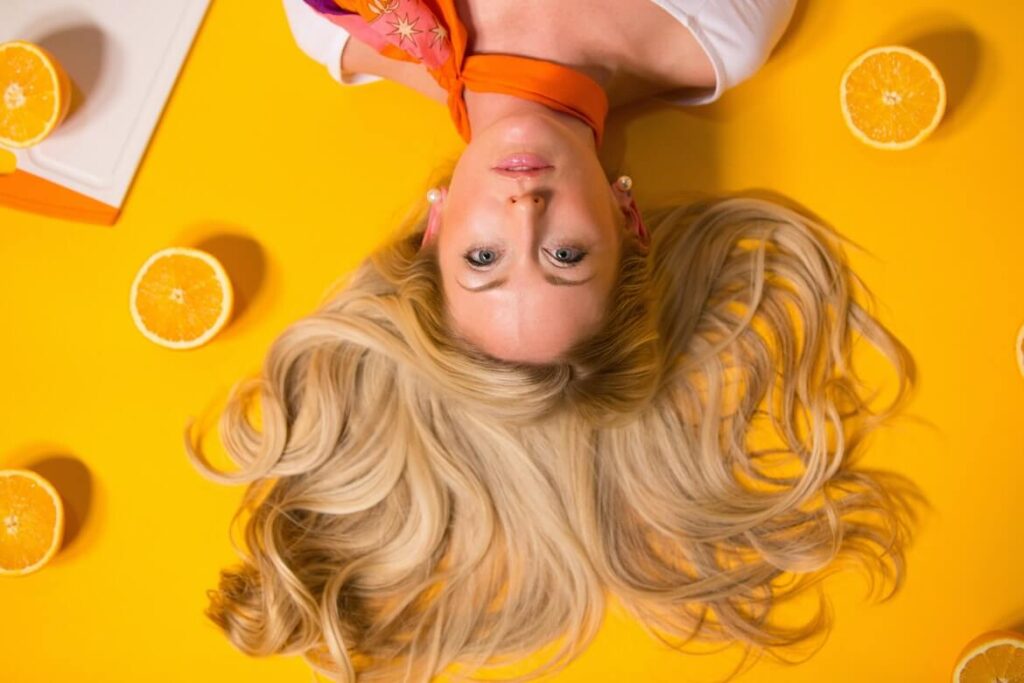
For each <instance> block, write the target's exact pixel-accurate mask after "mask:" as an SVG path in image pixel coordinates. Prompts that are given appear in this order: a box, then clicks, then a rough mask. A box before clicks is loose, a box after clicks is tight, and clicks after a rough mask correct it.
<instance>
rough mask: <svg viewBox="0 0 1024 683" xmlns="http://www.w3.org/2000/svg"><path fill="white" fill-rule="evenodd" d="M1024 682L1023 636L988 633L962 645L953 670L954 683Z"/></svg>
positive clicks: (1007, 632) (1003, 632) (1000, 632)
mask: <svg viewBox="0 0 1024 683" xmlns="http://www.w3.org/2000/svg"><path fill="white" fill-rule="evenodd" d="M1013 681H1024V634H1022V633H1017V632H1015V631H1006V630H1000V631H988V632H987V633H982V634H981V635H980V636H978V637H977V638H974V639H973V640H971V642H969V643H967V645H966V646H964V649H963V650H962V651H961V652H960V656H959V657H958V658H957V662H956V668H955V669H953V683H1011V682H1013Z"/></svg>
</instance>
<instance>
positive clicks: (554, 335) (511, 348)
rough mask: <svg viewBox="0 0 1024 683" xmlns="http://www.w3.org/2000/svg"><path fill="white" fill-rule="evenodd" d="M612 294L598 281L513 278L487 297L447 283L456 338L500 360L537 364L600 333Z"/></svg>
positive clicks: (449, 315) (448, 310) (449, 282)
mask: <svg viewBox="0 0 1024 683" xmlns="http://www.w3.org/2000/svg"><path fill="white" fill-rule="evenodd" d="M608 295H609V293H608V291H607V286H606V283H604V282H603V281H602V280H601V279H599V278H595V279H594V280H591V281H590V282H588V283H586V284H584V285H580V286H578V287H564V286H557V285H552V284H550V283H547V282H544V281H537V280H524V281H522V282H517V281H516V280H515V279H510V280H509V281H508V282H507V283H505V285H504V286H502V287H501V288H499V289H493V290H488V291H484V292H467V291H465V290H464V289H462V287H461V286H460V285H459V284H458V283H457V282H454V281H447V282H446V283H445V298H446V303H447V311H446V315H447V318H448V323H449V325H451V326H452V329H453V331H454V332H455V333H456V334H458V335H459V336H461V337H463V338H464V339H466V341H468V342H469V343H471V344H472V345H473V346H475V347H477V348H479V349H481V350H482V351H483V352H485V353H487V354H489V355H492V356H495V357H497V358H504V359H506V360H522V361H532V362H547V361H551V360H554V359H555V358H557V357H558V356H559V355H561V354H562V353H564V352H565V351H567V350H568V349H569V348H570V347H571V346H572V345H573V344H575V343H576V342H578V341H579V340H581V339H583V338H585V337H586V336H588V335H590V334H593V333H594V332H596V331H597V329H598V328H599V327H600V324H601V321H602V320H603V319H604V312H605V310H606V309H607V304H608Z"/></svg>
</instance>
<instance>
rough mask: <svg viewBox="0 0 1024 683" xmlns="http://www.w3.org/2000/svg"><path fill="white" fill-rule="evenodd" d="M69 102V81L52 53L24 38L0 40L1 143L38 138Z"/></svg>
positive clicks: (64, 112) (20, 143)
mask: <svg viewBox="0 0 1024 683" xmlns="http://www.w3.org/2000/svg"><path fill="white" fill-rule="evenodd" d="M70 104H71V81H70V79H68V75H67V73H66V72H65V71H64V69H63V68H62V67H61V65H60V62H58V61H57V59H56V58H55V57H54V56H53V55H52V54H50V53H49V52H48V51H46V50H45V49H43V48H42V47H40V46H38V45H35V44H33V43H29V42H27V41H24V40H15V41H12V42H9V43H2V44H0V144H3V145H7V146H8V147H29V146H31V145H34V144H36V143H37V142H40V141H41V140H43V138H45V137H46V136H47V135H49V134H50V133H52V132H53V129H54V128H56V127H57V126H58V125H60V122H61V121H63V120H64V117H65V116H67V113H68V106H69V105H70Z"/></svg>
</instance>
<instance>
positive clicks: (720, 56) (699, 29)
mask: <svg viewBox="0 0 1024 683" xmlns="http://www.w3.org/2000/svg"><path fill="white" fill-rule="evenodd" d="M651 1H652V2H654V3H655V4H656V5H658V6H659V7H661V8H662V9H663V10H665V11H666V12H668V13H669V14H671V15H672V16H673V17H674V18H676V19H677V20H679V21H680V22H681V23H682V24H683V25H684V26H686V27H687V28H688V29H689V30H690V32H691V33H692V34H693V36H694V38H695V39H696V40H697V42H698V43H699V44H700V46H701V48H702V49H703V50H704V52H705V53H706V54H707V56H708V59H709V60H710V62H711V64H712V66H713V67H714V70H715V77H716V84H715V87H714V88H713V89H710V90H709V91H707V92H703V93H700V94H698V95H692V94H690V95H686V96H682V95H680V96H678V97H672V96H671V95H670V96H669V97H668V98H667V99H670V100H674V101H676V102H678V103H682V104H703V103H707V102H712V101H714V100H717V99H718V98H719V97H720V96H721V95H722V93H723V92H724V91H725V90H728V89H729V88H732V87H734V86H736V85H738V84H739V83H741V82H743V81H744V80H746V79H747V78H749V77H750V76H752V75H753V74H754V73H755V72H757V70H758V69H760V68H761V67H762V66H763V65H764V63H765V62H766V61H767V60H768V55H769V54H770V53H771V51H772V48H774V47H775V45H776V43H778V41H779V38H781V37H782V34H783V33H784V32H785V30H786V26H787V25H788V24H789V21H790V19H791V18H792V16H793V10H794V9H795V7H796V4H797V1H798V0H651ZM803 1H804V2H806V0H803Z"/></svg>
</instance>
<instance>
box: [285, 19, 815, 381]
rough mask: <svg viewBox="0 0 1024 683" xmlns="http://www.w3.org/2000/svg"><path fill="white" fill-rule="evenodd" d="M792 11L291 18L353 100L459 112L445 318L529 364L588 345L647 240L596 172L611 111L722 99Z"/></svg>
mask: <svg viewBox="0 0 1024 683" xmlns="http://www.w3.org/2000/svg"><path fill="white" fill-rule="evenodd" d="M794 5H795V0H742V1H738V2H737V1H733V2H704V0H685V1H682V2H680V1H679V0H676V1H674V2H668V1H665V0H662V1H660V2H657V3H655V2H631V3H625V2H593V1H590V2H583V1H577V2H559V3H557V6H554V7H553V6H552V3H550V2H537V1H536V0H534V1H533V2H524V0H462V1H460V2H456V3H453V2H451V1H450V0H447V1H445V2H421V1H420V0H415V1H413V0H372V1H370V2H367V1H366V0H341V1H339V2H335V0H305V1H303V0H285V9H286V12H287V16H288V21H289V25H290V26H291V29H292V32H293V34H294V36H295V38H296V41H297V42H298V44H299V46H300V47H301V48H302V49H303V50H304V51H306V53H307V54H309V55H310V56H311V57H313V58H314V59H316V60H317V61H320V62H321V63H323V64H325V66H326V67H327V69H328V70H329V72H330V73H331V74H332V76H333V77H335V78H336V79H337V80H338V81H339V82H340V83H368V82H372V81H373V80H376V79H379V78H381V77H382V76H383V77H387V78H390V79H392V80H394V81H396V82H398V83H401V84H403V85H406V86H409V87H411V88H413V89H415V90H417V91H419V92H421V93H423V94H424V95H426V96H428V97H431V98H433V99H435V100H438V101H439V102H442V103H447V105H448V107H449V110H450V112H451V115H452V118H453V121H454V122H455V124H456V126H457V128H458V130H459V132H460V133H461V134H462V136H463V138H464V139H465V140H466V141H467V143H468V145H467V147H466V149H465V151H464V152H463V153H462V155H461V157H460V158H459V161H458V163H457V165H456V166H455V171H454V175H453V176H452V178H451V183H450V185H449V186H448V187H447V188H439V192H437V193H436V196H437V198H438V201H437V202H435V203H434V205H433V206H432V209H431V211H432V214H434V219H435V220H434V221H433V224H434V225H435V226H437V227H438V229H437V230H436V231H429V232H428V234H427V241H428V243H429V242H432V241H436V242H437V244H436V247H437V250H438V258H439V265H440V267H441V272H442V275H443V283H444V293H445V298H446V302H447V312H448V314H449V316H450V322H451V324H452V328H453V331H454V332H455V333H456V334H458V335H459V336H460V337H461V338H463V339H464V340H465V341H466V342H468V343H469V344H471V345H473V346H474V347H475V348H477V349H480V350H481V351H483V352H485V353H488V354H489V355H491V356H494V357H496V358H501V359H504V360H515V361H523V362H548V361H552V360H554V359H556V358H558V357H562V356H564V355H565V354H566V352H567V351H568V350H569V348H570V347H571V346H572V345H573V344H574V343H575V342H577V341H579V340H580V339H582V338H585V337H587V336H590V335H593V334H594V333H595V332H596V330H597V328H598V327H599V326H600V324H601V322H602V320H603V318H604V311H605V310H606V309H607V307H608V306H607V304H608V299H609V296H610V292H611V290H612V287H613V285H614V280H615V273H616V266H617V264H618V263H619V261H620V258H619V256H620V251H621V249H622V244H621V242H622V241H623V238H628V237H630V236H631V237H632V238H633V239H635V240H637V241H639V242H641V245H640V246H642V242H643V241H644V240H645V239H646V235H645V233H644V227H643V221H642V219H641V217H640V213H639V211H638V210H637V208H636V204H635V202H634V201H633V200H632V198H631V196H630V192H629V190H630V183H629V182H628V180H626V181H624V182H622V183H609V181H608V180H607V179H606V178H605V173H604V171H603V170H602V168H601V164H600V162H599V160H598V156H597V148H598V146H599V143H600V139H601V137H602V134H603V127H604V119H605V116H606V115H607V112H608V109H609V107H612V108H614V107H617V106H620V105H623V104H627V103H629V102H633V101H635V100H638V99H643V98H646V97H650V96H654V95H658V96H660V97H663V98H665V99H667V100H668V101H671V102H674V103H676V104H697V103H706V102H711V101H714V100H716V99H718V97H719V96H720V95H721V93H722V92H723V91H724V90H725V89H727V88H729V87H731V86H733V85H735V84H737V83H739V82H740V81H742V80H744V79H745V78H747V77H748V76H749V75H750V74H752V73H753V72H754V71H756V70H757V68H759V66H760V65H761V64H762V63H763V62H764V61H765V59H766V58H767V56H768V53H769V51H770V50H771V48H772V46H773V45H774V44H775V42H776V41H777V40H778V38H779V37H780V35H781V34H782V32H783V30H784V28H785V26H786V24H787V23H788V21H789V17H790V15H791V14H792V12H793V7H794ZM460 17H462V18H463V19H460ZM467 18H468V19H467ZM584 26H585V27H586V30H581V27H584ZM351 34H355V36H356V38H357V39H355V40H353V39H351ZM627 248H629V247H627Z"/></svg>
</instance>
